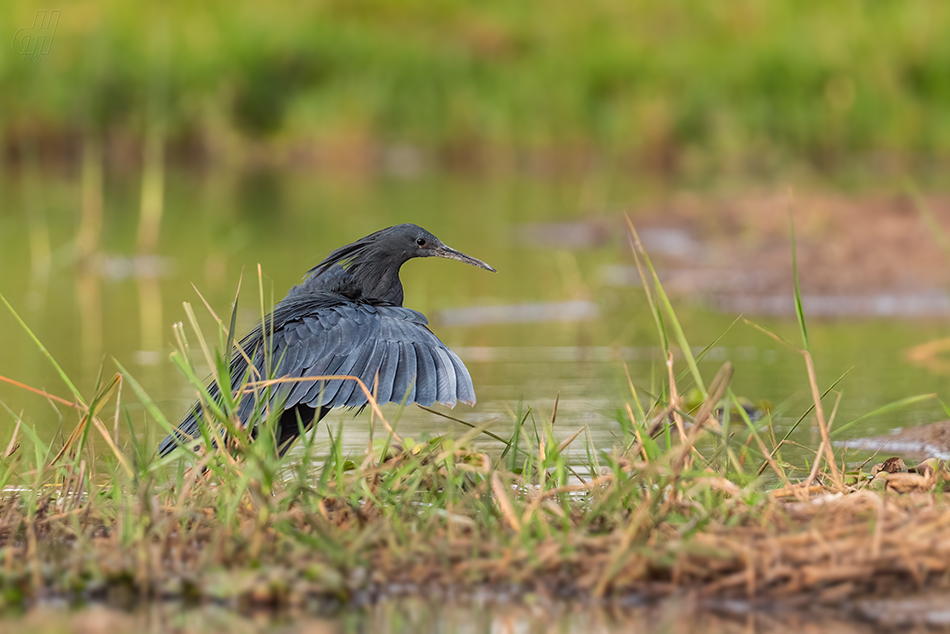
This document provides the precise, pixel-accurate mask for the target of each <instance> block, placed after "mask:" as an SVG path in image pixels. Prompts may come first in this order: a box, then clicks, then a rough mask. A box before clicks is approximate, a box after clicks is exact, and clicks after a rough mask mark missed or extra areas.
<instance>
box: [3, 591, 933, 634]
mask: <svg viewBox="0 0 950 634" xmlns="http://www.w3.org/2000/svg"><path fill="white" fill-rule="evenodd" d="M888 603H894V602H887V601H885V602H883V603H880V605H882V606H884V607H883V608H882V609H878V610H865V611H862V609H861V608H860V607H858V608H857V609H856V613H857V616H858V617H859V618H857V619H856V618H855V611H844V610H832V609H825V608H822V607H816V606H812V607H810V608H809V609H807V610H806V609H802V608H797V609H795V608H787V607H786V608H773V609H768V610H766V609H758V610H755V609H749V607H748V606H746V605H745V604H744V603H743V602H725V603H722V602H721V603H720V604H719V605H716V606H712V605H705V606H704V605H697V604H695V603H693V602H690V601H680V600H671V601H667V602H665V603H661V604H659V605H651V606H645V605H638V604H637V603H636V602H633V603H616V602H614V603H609V604H607V605H603V606H589V605H578V604H573V603H570V602H555V603H552V602H549V601H544V600H539V598H537V597H535V598H533V599H529V600H528V602H526V603H525V602H517V603H513V602H506V601H497V600H492V601H477V600H476V601H448V602H445V601H438V600H433V599H426V598H421V597H420V598H401V599H393V600H385V601H382V602H379V603H375V604H370V605H365V606H361V607H352V608H347V609H342V610H341V609H333V608H326V607H323V608H319V609H315V610H310V611H295V612H282V613H276V614H275V613H271V612H257V613H248V612H241V611H236V610H233V609H229V608H227V607H224V606H219V605H204V606H191V607H185V606H181V605H178V604H163V603H155V604H149V605H148V606H147V607H140V608H132V609H129V610H120V609H115V608H108V607H106V606H103V605H91V606H84V607H79V608H73V609H70V608H68V607H67V606H59V605H41V606H37V607H34V608H32V609H30V610H29V611H28V612H26V613H24V614H22V615H17V616H6V617H0V630H2V631H4V632H18V631H29V632H31V633H32V634H47V633H50V634H52V633H53V632H56V633H57V634H59V633H61V632H62V633H65V632H70V633H72V632H75V633H77V634H79V633H82V634H152V633H156V634H157V633H159V632H177V633H179V634H191V633H197V632H202V633H204V632H228V633H234V634H245V633H246V634H252V633H255V634H256V633H258V632H261V633H263V632H267V633H268V634H296V633H300V634H330V633H341V634H357V633H364V632H367V633H369V632H372V633H373V634H416V633H419V634H422V633H427V632H433V633H435V632H439V633H446V634H448V633H451V634H480V633H485V634H488V633H491V634H534V633H541V632H564V633H567V632H585V633H587V632H589V633H591V634H614V633H618V634H619V633H620V632H630V633H634V634H637V633H640V632H644V633H646V632H651V633H652V632H663V633H667V634H700V633H702V634H740V633H741V634H757V633H759V632H762V633H764V632H770V633H778V634H784V633H788V634H798V633H799V632H805V631H807V632H814V633H816V634H821V633H824V632H828V633H831V632H834V633H836V634H865V633H867V634H870V633H871V632H881V631H890V630H888V629H887V628H888V627H894V626H897V627H899V628H900V629H899V631H901V632H908V631H933V630H926V629H921V630H917V629H913V628H914V627H915V626H916V627H923V628H926V627H927V626H938V627H939V626H941V625H945V623H944V622H943V621H940V620H939V616H940V615H941V614H942V613H943V610H942V609H941V608H939V607H938V601H935V600H930V602H929V603H928V607H927V608H926V609H924V610H922V611H921V610H919V608H920V606H919V605H917V606H915V607H917V608H918V611H917V612H916V613H914V614H912V615H911V616H910V618H909V619H908V618H904V617H903V616H902V615H905V616H906V614H907V612H906V610H905V611H904V612H901V611H900V609H899V608H893V607H888V606H887V605H886V604H888ZM911 603H912V604H914V603H919V600H915V601H911ZM928 614H932V615H935V617H937V618H938V620H931V619H928ZM908 626H911V627H910V629H908ZM882 628H883V629H882ZM894 631H898V630H897V629H895V630H894Z"/></svg>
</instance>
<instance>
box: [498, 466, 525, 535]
mask: <svg viewBox="0 0 950 634" xmlns="http://www.w3.org/2000/svg"><path fill="white" fill-rule="evenodd" d="M491 489H492V491H493V492H494V494H495V500H496V501H497V502H498V509H499V510H500V511H501V514H502V516H503V517H504V518H505V519H506V520H507V521H508V524H509V525H510V526H511V527H512V528H513V529H515V531H517V532H519V533H520V532H521V522H520V521H519V520H518V515H517V514H516V513H515V507H514V506H512V504H511V500H510V499H509V498H508V494H507V493H506V492H505V485H504V483H503V482H502V481H501V476H499V475H498V472H497V471H493V472H492V474H491Z"/></svg>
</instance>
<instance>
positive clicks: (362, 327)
mask: <svg viewBox="0 0 950 634" xmlns="http://www.w3.org/2000/svg"><path fill="white" fill-rule="evenodd" d="M427 324H428V322H427V321H426V318H425V316H423V315H422V314H421V313H419V312H416V311H414V310H411V309H409V308H402V307H399V306H373V305H371V304H363V303H356V302H345V303H339V304H336V305H333V306H328V307H323V308H319V309H317V310H312V311H307V313H306V314H305V315H303V316H301V317H299V318H297V319H294V320H292V321H288V322H286V323H285V324H284V326H283V327H282V328H281V329H280V330H279V331H275V332H274V335H273V341H272V345H271V350H273V358H274V359H275V364H276V365H277V372H276V373H275V376H278V377H290V378H303V377H308V376H329V375H350V376H356V377H358V378H359V379H360V380H361V381H362V382H363V383H364V384H365V385H366V387H367V388H368V389H370V390H372V389H373V385H374V383H375V382H376V379H377V375H378V381H379V382H378V387H377V401H378V402H380V403H388V402H391V401H392V402H401V401H402V400H403V399H406V401H407V402H413V401H415V402H416V403H419V404H421V405H432V404H433V403H434V402H436V401H438V402H439V403H441V404H443V405H446V406H449V407H452V406H454V405H455V402H456V401H462V402H463V403H468V404H469V405H474V404H475V390H474V388H473V387H472V379H471V377H470V376H469V374H468V370H466V369H465V365H464V364H463V363H462V361H461V360H460V359H459V358H458V356H456V354H455V353H454V352H452V351H451V350H449V349H448V348H447V347H445V345H444V344H443V343H442V342H441V341H439V339H438V337H436V336H435V335H434V334H432V332H431V331H430V330H429V329H428V328H427V327H426V326H427ZM271 402H272V403H275V402H276V403H282V404H283V407H284V409H289V408H291V407H294V406H295V405H298V404H300V405H307V406H309V407H312V408H314V409H316V408H318V407H321V406H322V407H330V408H332V407H358V406H361V405H365V404H366V403H367V398H366V394H365V393H364V392H363V390H362V389H360V387H359V386H358V385H357V383H356V382H355V381H351V380H350V381H344V380H332V381H300V382H297V383H293V384H287V385H286V387H284V386H281V388H280V389H278V390H277V391H276V393H275V394H274V396H273V397H272V398H271Z"/></svg>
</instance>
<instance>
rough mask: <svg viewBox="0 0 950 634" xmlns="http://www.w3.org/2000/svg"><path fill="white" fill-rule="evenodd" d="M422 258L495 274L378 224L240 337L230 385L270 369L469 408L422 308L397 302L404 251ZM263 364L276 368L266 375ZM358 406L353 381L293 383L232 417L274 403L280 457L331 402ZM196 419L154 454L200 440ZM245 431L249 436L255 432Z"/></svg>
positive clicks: (385, 396)
mask: <svg viewBox="0 0 950 634" xmlns="http://www.w3.org/2000/svg"><path fill="white" fill-rule="evenodd" d="M425 257H440V258H449V259H451V260H458V261H460V262H465V263H467V264H472V265H474V266H477V267H479V268H482V269H486V270H488V271H492V272H494V271H495V269H493V268H492V267H490V266H489V265H487V264H485V263H484V262H482V261H481V260H477V259H475V258H473V257H471V256H469V255H465V254H464V253H461V252H459V251H456V250H455V249H452V248H450V247H448V246H446V245H444V244H442V242H441V241H440V240H439V239H438V238H436V237H435V236H434V235H432V234H431V233H429V232H428V231H426V230H425V229H423V228H422V227H418V226H416V225H412V224H402V225H396V226H394V227H389V228H387V229H382V230H381V231H377V232H376V233H372V234H370V235H368V236H366V237H365V238H361V239H360V240H357V241H356V242H354V243H352V244H348V245H346V246H344V247H340V248H339V249H337V250H336V251H334V252H332V253H331V254H330V255H329V256H327V258H326V259H325V260H323V262H321V263H320V264H318V265H317V266H315V267H314V268H313V269H311V270H310V271H309V272H308V274H307V276H306V277H305V279H304V281H303V283H301V284H298V285H296V286H294V287H293V288H292V289H291V290H290V292H289V293H287V297H285V298H284V299H283V300H281V301H280V303H278V304H277V306H275V307H274V310H273V312H271V314H270V315H268V316H267V317H266V318H265V319H264V321H263V322H262V323H261V324H258V326H257V327H256V328H255V329H254V330H253V331H251V332H250V333H249V334H248V335H247V336H245V337H244V339H242V340H241V342H240V350H236V351H234V352H233V353H232V356H231V364H230V374H231V386H230V388H231V390H232V392H236V391H237V390H238V389H239V388H240V387H241V385H242V383H243V382H244V381H248V380H250V381H259V380H262V379H267V378H270V376H273V377H277V378H280V377H289V378H301V377H308V376H329V375H352V376H356V377H359V378H360V380H362V381H363V383H365V384H366V386H367V387H368V388H369V389H373V385H374V384H376V385H377V401H378V402H379V403H388V402H402V401H403V400H404V399H405V400H406V402H413V401H414V402H416V403H419V404H421V405H427V406H428V405H432V404H433V403H434V402H436V401H438V402H439V403H442V404H443V405H447V406H450V407H451V406H453V405H455V402H456V401H462V402H463V403H467V404H469V405H474V404H475V389H474V388H473V387H472V379H471V377H470V376H469V374H468V370H467V369H466V368H465V365H464V364H463V363H462V361H461V360H460V359H459V358H458V356H457V355H456V354H455V353H454V352H452V351H451V350H449V349H448V348H447V347H446V346H445V344H443V343H442V342H441V341H439V339H438V337H436V336H435V335H434V334H432V332H431V331H430V330H429V329H428V328H427V324H428V321H427V320H426V318H425V316H424V315H423V314H422V313H419V312H417V311H415V310H412V309H410V308H403V306H402V300H403V291H402V282H400V280H399V269H400V267H401V266H402V265H403V264H405V263H406V262H407V261H408V260H410V259H412V258H425ZM265 348H266V349H265ZM242 353H243V354H242ZM248 359H250V360H251V362H252V363H253V369H251V368H249V366H248ZM267 363H271V364H272V365H273V366H274V367H275V371H273V372H271V373H270V374H269V373H268V372H267V367H266V364H267ZM249 370H250V371H249ZM377 377H378V383H377ZM219 390H220V387H219V386H218V385H217V384H216V383H212V384H211V385H210V386H209V393H210V395H211V397H212V398H219V396H220V392H219ZM366 403H367V398H366V395H365V394H364V392H363V391H362V390H361V389H360V388H359V386H358V385H357V384H356V382H355V381H352V380H347V381H344V380H329V381H297V382H290V383H282V384H280V385H279V386H277V387H275V388H272V390H271V392H270V396H269V398H267V399H266V400H265V399H264V398H263V397H262V395H260V394H245V395H244V396H242V397H241V401H240V402H239V404H238V417H239V418H240V421H241V423H242V424H243V425H244V426H245V427H246V426H247V424H248V421H249V420H251V419H252V417H253V416H254V415H255V413H260V412H263V411H265V408H275V407H279V408H281V411H282V413H281V414H280V419H279V420H278V422H277V428H276V432H275V433H276V440H277V447H278V448H279V452H280V453H281V454H283V453H285V452H286V451H287V449H288V448H289V447H290V445H291V444H292V443H293V441H294V440H295V439H296V438H297V436H299V435H300V429H301V426H300V423H302V424H303V427H304V428H305V429H309V428H310V427H312V426H313V425H314V424H316V423H317V422H319V421H320V419H322V418H323V417H324V416H326V415H327V413H328V412H329V411H330V410H331V409H332V408H334V407H361V406H363V405H366ZM202 418H203V412H202V408H201V404H200V402H199V403H196V404H195V405H194V406H193V407H192V408H191V409H190V410H189V413H188V415H187V416H186V417H185V419H184V420H183V421H182V423H181V424H180V425H179V426H178V430H177V431H176V432H174V433H173V434H171V435H170V436H168V437H167V438H166V439H165V440H163V441H162V443H161V445H159V448H158V451H159V454H160V455H162V456H164V455H166V454H168V453H169V452H170V451H171V450H172V449H174V448H175V447H176V446H178V445H180V444H187V443H189V442H191V441H192V440H193V439H195V438H199V437H200V426H199V422H200V421H201V419H202ZM298 421H299V422H298ZM249 431H250V432H252V436H253V435H254V430H249Z"/></svg>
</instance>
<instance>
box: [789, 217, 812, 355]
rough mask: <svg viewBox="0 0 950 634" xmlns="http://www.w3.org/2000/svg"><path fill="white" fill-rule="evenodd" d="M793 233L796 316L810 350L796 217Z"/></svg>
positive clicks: (792, 225)
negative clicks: (796, 244)
mask: <svg viewBox="0 0 950 634" xmlns="http://www.w3.org/2000/svg"><path fill="white" fill-rule="evenodd" d="M791 234H792V275H794V277H795V316H796V317H797V318H798V329H799V331H800V332H801V336H802V347H803V348H804V349H805V350H808V328H807V327H806V326H805V309H804V308H802V287H801V284H800V283H799V281H798V249H797V248H796V247H795V219H794V218H792V220H791Z"/></svg>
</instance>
